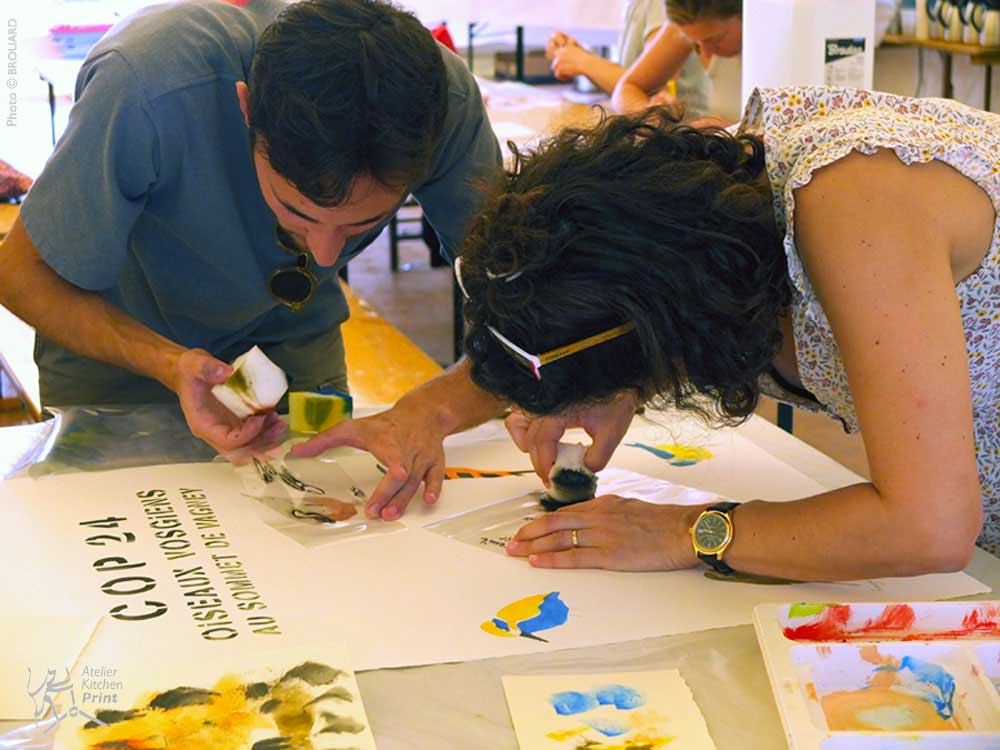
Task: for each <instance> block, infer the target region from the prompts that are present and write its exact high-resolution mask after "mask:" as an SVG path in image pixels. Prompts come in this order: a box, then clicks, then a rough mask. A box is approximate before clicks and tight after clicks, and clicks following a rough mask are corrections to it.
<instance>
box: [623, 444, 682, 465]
mask: <svg viewBox="0 0 1000 750" xmlns="http://www.w3.org/2000/svg"><path fill="white" fill-rule="evenodd" d="M625 445H626V446H628V447H629V448H641V449H642V450H644V451H649V452H650V453H652V454H653V455H654V456H657V457H659V458H662V459H665V460H667V461H670V460H671V459H672V458H673V457H674V454H673V453H671V452H670V451H665V450H663V449H661V448H654V447H653V446H651V445H644V444H643V443H625Z"/></svg>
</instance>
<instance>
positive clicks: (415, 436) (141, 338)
mask: <svg viewBox="0 0 1000 750" xmlns="http://www.w3.org/2000/svg"><path fill="white" fill-rule="evenodd" d="M499 165H500V152H499V148H498V146H497V143H496V139H495V137H494V136H493V132H492V130H491V128H490V126H489V123H488V121H487V119H486V115H485V111H484V108H483V104H482V100H481V98H480V95H479V91H478V88H477V87H476V84H475V81H474V79H473V78H472V76H471V75H470V74H469V72H468V70H467V69H466V68H465V66H464V65H463V64H462V62H461V60H460V59H459V58H458V57H457V56H455V55H453V54H452V53H450V52H448V51H446V50H445V49H443V48H441V47H440V46H438V45H437V44H436V43H435V42H434V41H433V39H432V38H431V36H430V34H429V32H427V31H426V30H425V29H423V28H422V27H421V26H420V24H419V23H418V22H417V20H416V19H415V18H414V17H413V16H411V15H409V14H407V13H404V12H402V11H400V10H398V9H396V8H394V7H393V6H391V5H389V4H387V3H385V2H383V0H303V1H302V2H298V3H294V4H292V5H289V6H286V5H285V3H283V2H280V0H249V2H248V3H246V5H245V7H243V8H240V7H236V6H235V5H230V4H227V3H224V2H221V1H220V0H190V1H189V2H179V3H171V4H166V5H160V6H154V7H151V8H148V9H146V10H144V11H141V12H139V13H138V14H136V15H134V16H132V17H130V18H128V19H126V20H124V21H122V22H121V23H120V24H118V25H117V26H116V27H115V28H114V29H112V30H111V31H110V32H109V33H108V34H107V35H106V36H105V37H104V39H102V40H101V42H100V43H99V44H98V45H97V46H96V47H95V48H94V49H93V50H92V52H91V54H90V55H89V56H88V59H87V61H86V62H85V63H84V65H83V68H82V70H81V71H80V75H79V77H78V80H77V90H76V103H75V105H74V107H73V110H72V112H71V114H70V120H69V125H68V127H67V129H66V132H65V134H64V135H63V137H62V139H61V140H60V142H59V144H58V146H57V147H56V150H55V153H54V154H53V155H52V158H51V159H50V161H49V162H48V164H47V165H46V167H45V169H44V171H43V172H42V174H41V175H40V176H39V178H38V180H37V182H36V184H35V186H34V188H33V189H32V191H31V192H30V194H29V195H28V198H27V199H26V201H25V203H24V206H23V208H22V210H21V216H20V219H19V221H18V223H17V224H16V225H15V227H14V229H13V231H12V232H11V233H10V235H9V237H8V238H7V240H6V241H5V242H4V245H3V247H2V251H0V255H2V259H3V263H0V303H2V304H3V305H4V306H6V307H7V308H8V309H10V310H12V311H13V312H14V313H15V314H17V315H18V316H19V317H21V318H22V319H24V320H25V321H26V322H28V323H29V324H30V325H32V326H34V327H35V329H36V331H37V345H36V353H35V358H36V360H37V362H38V365H39V371H40V376H41V390H42V400H43V402H44V403H46V404H70V403H76V404H81V403H123V402H151V401H161V400H166V399H171V400H172V399H174V398H177V399H178V400H179V401H180V405H181V407H182V409H183V411H184V414H185V416H186V418H187V421H188V425H189V426H190V428H191V430H192V432H193V433H194V434H195V435H197V436H198V437H200V438H202V439H203V440H205V441H207V442H208V443H210V444H211V445H213V446H214V447H215V448H217V449H219V450H222V451H224V450H230V449H234V448H237V447H240V446H242V445H245V444H247V443H250V442H252V441H253V440H255V439H257V438H259V437H261V436H262V435H265V436H266V435H268V434H269V433H274V432H277V431H279V430H280V429H281V425H280V424H279V422H278V420H277V417H276V416H275V415H274V414H270V415H265V416H257V417H251V418H250V419H248V420H246V421H242V422H241V421H239V420H236V419H235V418H234V417H233V416H232V415H231V414H229V413H228V412H227V411H226V410H225V409H224V408H223V407H222V406H221V404H219V403H218V402H217V401H216V400H215V399H214V397H212V396H211V388H212V386H213V385H215V384H217V383H220V382H223V381H224V380H225V379H226V377H227V376H228V375H229V373H230V372H231V369H230V368H229V366H228V365H227V364H226V362H228V361H230V360H232V359H233V358H234V357H235V356H236V355H238V354H240V353H242V352H243V351H245V350H246V349H248V348H250V347H251V346H252V345H255V344H256V345H259V346H260V347H261V348H262V349H264V351H265V352H266V353H268V354H269V355H270V356H271V357H272V359H274V360H275V361H276V362H277V363H278V364H279V365H280V366H282V367H283V368H284V369H285V370H286V371H287V372H288V375H289V377H290V380H291V383H292V388H294V389H314V388H317V387H321V386H324V385H333V386H337V387H340V388H344V387H345V386H346V375H345V367H344V361H343V344H342V340H341V338H340V324H341V323H343V322H344V320H346V319H347V316H348V309H347V305H346V302H345V300H344V296H343V293H342V291H341V289H340V286H339V284H338V282H337V271H338V269H339V268H341V267H342V266H343V265H344V264H345V263H347V261H348V260H349V259H350V258H352V257H353V256H354V255H356V254H357V253H359V252H360V251H361V250H362V249H364V247H366V246H367V245H368V244H370V243H371V242H372V241H373V240H374V239H375V237H376V236H377V235H378V234H379V232H380V231H381V230H382V228H383V227H384V226H385V225H386V224H387V223H388V221H389V218H390V217H391V216H392V214H393V213H394V212H395V211H396V209H397V208H398V207H399V205H400V204H401V203H402V201H403V200H404V198H405V197H406V196H407V195H408V194H411V193H412V194H413V195H414V196H415V197H416V198H417V200H418V201H419V202H420V204H421V206H422V208H423V211H424V214H425V216H426V217H427V219H428V220H429V221H430V223H431V225H432V226H433V227H434V229H435V231H436V232H437V234H438V235H439V237H440V239H441V241H442V246H443V251H444V253H445V254H446V255H447V256H450V257H454V255H455V254H456V253H457V252H458V251H459V250H460V245H461V240H462V234H463V230H464V227H465V224H466V223H467V221H468V219H469V218H470V216H471V214H472V212H473V211H474V209H475V207H476V205H477V201H478V195H477V192H476V191H475V190H474V183H475V182H476V180H478V179H482V178H489V177H490V176H491V175H492V174H493V173H494V172H495V171H496V170H497V169H498V167H499ZM499 409H500V405H499V404H498V403H497V402H496V401H494V400H493V399H492V398H489V397H488V396H486V395H485V394H484V393H483V392H481V391H479V390H478V389H476V388H475V386H473V385H472V383H471V380H470V379H469V377H468V368H467V366H466V365H465V364H464V363H460V364H459V365H457V366H456V367H454V368H452V370H450V371H449V372H447V373H445V374H444V375H442V376H441V377H440V378H438V379H437V380H435V381H432V382H431V383H429V384H427V385H425V386H424V387H422V388H420V389H417V390H416V391H414V392H413V393H411V394H409V395H408V396H406V397H404V398H403V399H402V400H401V401H400V402H399V404H397V405H396V407H394V408H393V409H392V410H390V411H389V412H387V413H385V414H383V415H379V416H377V417H374V418H370V419H367V420H355V421H354V422H353V423H350V424H349V425H347V426H343V427H341V428H340V430H339V431H338V432H337V433H335V434H333V435H326V436H323V440H321V441H318V443H316V444H314V447H315V448H316V449H317V450H319V449H321V448H323V447H329V446H330V445H332V444H343V443H350V444H352V445H357V446H359V447H364V448H367V449H369V450H371V451H372V452H373V453H375V455H376V456H378V457H379V458H380V459H381V460H382V461H383V463H385V464H386V465H387V466H389V468H390V471H389V473H388V475H387V477H386V479H385V481H384V482H383V484H382V486H380V488H379V490H378V491H377V492H376V493H375V495H374V496H373V498H372V501H371V502H370V504H369V513H370V515H382V517H385V518H395V517H397V516H398V515H399V514H400V513H401V512H402V511H403V509H405V506H406V503H407V502H408V501H409V499H410V497H411V496H412V495H413V494H414V492H415V491H416V490H417V488H418V487H419V485H420V483H421V482H424V484H425V488H424V499H425V500H427V501H429V502H433V501H434V500H436V498H437V495H438V493H439V492H440V486H441V479H442V478H443V453H442V449H441V440H443V438H444V436H445V435H447V434H449V433H450V432H453V431H456V430H459V429H463V428H465V427H468V426H471V425H472V424H475V423H476V422H478V421H482V420H483V419H485V418H487V417H489V416H492V415H493V414H495V413H497V411H498V410H499ZM305 450H306V451H307V452H308V451H309V450H310V449H309V448H308V447H307V448H306V449H305Z"/></svg>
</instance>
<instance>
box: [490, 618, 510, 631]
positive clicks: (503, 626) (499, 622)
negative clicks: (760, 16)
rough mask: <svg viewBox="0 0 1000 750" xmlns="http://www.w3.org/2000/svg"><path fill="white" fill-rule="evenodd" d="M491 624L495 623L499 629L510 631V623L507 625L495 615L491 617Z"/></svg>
mask: <svg viewBox="0 0 1000 750" xmlns="http://www.w3.org/2000/svg"><path fill="white" fill-rule="evenodd" d="M493 624H494V625H496V626H497V627H498V628H500V629H501V630H506V631H507V632H508V633H509V632H510V625H508V624H507V623H505V622H504V621H503V620H501V619H499V618H497V617H494V618H493Z"/></svg>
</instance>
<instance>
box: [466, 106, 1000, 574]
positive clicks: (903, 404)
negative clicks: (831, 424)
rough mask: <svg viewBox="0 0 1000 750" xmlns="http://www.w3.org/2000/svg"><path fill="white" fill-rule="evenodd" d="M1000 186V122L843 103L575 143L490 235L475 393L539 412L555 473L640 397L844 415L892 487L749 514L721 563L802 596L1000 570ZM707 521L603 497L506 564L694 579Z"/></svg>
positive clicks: (495, 211)
mask: <svg viewBox="0 0 1000 750" xmlns="http://www.w3.org/2000/svg"><path fill="white" fill-rule="evenodd" d="M998 171H1000V116H998V115H995V114H991V113H987V112H980V111H978V110H975V109H972V108H970V107H966V106H964V105H962V104H958V103H956V102H953V101H946V100H940V99H912V98H908V97H902V96H894V95H891V94H883V93H869V92H865V91H857V90H848V89H836V88H826V87H809V88H786V89H763V90H759V91H757V92H755V94H754V95H753V96H752V97H751V99H750V102H749V103H748V105H747V109H746V114H745V116H744V119H743V121H742V123H741V125H740V129H739V131H738V133H737V134H736V135H731V134H730V133H728V132H726V131H725V130H722V129H720V128H714V127H706V128H696V127H692V126H687V125H681V124H678V123H676V121H674V120H673V118H672V117H671V115H670V114H669V112H668V111H667V110H666V109H664V108H654V109H651V110H648V111H646V112H643V113H642V114H639V115H632V116H617V117H610V118H608V119H606V120H605V121H604V122H603V123H602V124H600V125H599V126H598V127H596V128H595V129H593V130H567V131H565V132H563V133H561V134H559V135H557V136H555V137H554V138H553V139H551V140H550V141H547V142H543V144H542V145H541V146H540V147H539V148H538V150H537V151H536V152H534V153H530V154H528V155H527V156H521V157H520V159H519V160H518V162H517V165H516V167H515V170H514V172H513V173H512V174H510V175H508V176H505V177H504V179H503V181H502V182H501V183H499V184H498V185H497V186H495V187H494V188H493V189H492V190H491V191H490V192H489V193H488V195H487V198H486V201H485V204H484V209H483V212H482V214H481V215H480V216H479V217H477V219H476V220H475V221H474V222H473V224H472V225H471V227H470V230H469V233H468V237H467V241H466V245H465V249H464V251H463V256H462V262H461V265H460V267H459V270H460V271H461V276H460V278H461V280H462V281H463V284H464V289H465V290H466V293H467V295H468V301H467V302H466V303H465V315H466V319H467V322H468V333H467V336H466V351H467V353H468V355H469V357H470V358H471V360H472V363H473V371H472V376H473V379H474V380H475V382H477V383H478V384H479V385H480V386H481V387H482V388H484V389H485V390H487V391H489V392H492V393H494V394H495V395H496V396H497V397H498V398H502V399H505V400H509V401H511V402H513V403H514V404H515V405H516V407H517V408H518V409H519V410H520V413H517V414H515V415H513V416H511V417H509V418H508V427H509V429H510V431H511V434H512V436H513V437H514V440H515V442H516V443H517V444H518V445H519V446H520V447H521V449H522V450H525V451H528V452H530V453H531V454H532V457H533V460H534V461H535V466H536V470H538V471H539V473H540V474H541V475H542V476H545V475H547V473H548V470H549V468H550V464H551V460H550V459H547V460H544V461H539V460H538V459H537V456H538V455H540V454H541V452H543V451H544V453H545V455H546V456H551V455H553V453H554V448H553V443H554V441H558V440H559V438H560V436H561V435H562V432H563V429H564V427H565V426H566V425H567V424H570V423H574V424H577V423H585V424H594V423H604V424H606V425H609V426H612V427H614V428H615V429H618V430H619V432H618V434H619V435H621V434H622V432H623V430H624V427H626V426H627V425H628V423H629V421H630V419H631V417H632V415H633V414H634V412H635V410H636V407H637V406H638V405H640V404H653V405H657V406H663V407H670V408H677V409H681V410H689V411H692V412H694V413H696V414H700V415H702V416H704V417H706V418H713V420H717V421H719V422H722V423H739V422H741V421H743V420H745V419H747V418H748V417H749V416H750V415H752V414H753V412H754V408H755V406H756V405H757V401H758V397H759V395H760V394H761V393H765V394H768V395H770V396H773V397H775V398H778V399H780V400H782V401H786V402H790V403H793V404H795V405H798V406H801V407H802V408H806V409H810V410H813V411H820V412H825V413H826V414H828V415H830V416H832V417H834V418H836V419H838V420H840V421H841V422H842V423H843V424H844V426H845V428H847V429H849V430H851V431H856V430H858V429H860V431H861V433H862V435H863V436H864V443H865V448H866V451H867V455H868V462H869V465H870V467H871V475H872V481H870V482H862V483H859V484H855V485H852V486H848V487H844V488H842V489H838V490H834V491H830V492H825V493H822V494H820V495H816V496H814V497H808V498H803V499H800V500H797V501H792V502H767V501H766V500H764V499H754V500H752V501H750V502H744V503H743V504H742V505H738V506H737V507H736V508H735V510H732V511H731V512H730V517H729V520H730V522H731V525H732V529H733V534H734V537H733V540H732V542H731V544H730V545H729V546H728V548H725V550H724V553H723V555H722V557H720V558H719V559H718V560H715V562H718V563H721V564H725V565H728V566H729V567H731V568H732V569H734V570H736V571H740V572H745V573H752V574H760V575H768V576H779V577H783V578H791V579H797V580H850V579H859V578H872V577H880V576H904V575H916V574H922V573H931V572H943V571H955V570H960V569H962V568H963V567H965V566H966V565H967V564H968V562H969V560H970V557H971V555H972V552H973V549H974V546H975V544H976V542H977V537H978V542H979V544H980V545H981V546H983V547H984V548H986V549H987V550H989V551H990V552H994V553H995V552H997V551H1000V369H998V368H997V366H996V362H997V352H998V351H1000V282H998V279H1000V235H998V234H997V233H996V231H995V225H996V221H997V210H996V207H997V204H998V203H1000V183H998V182H997V180H996V179H995V174H996V172H998ZM942 206H949V207H950V209H949V210H948V211H945V212H942V210H941V207H942ZM619 326H633V328H631V329H629V328H626V329H625V332H624V333H622V332H621V331H619V332H618V333H619V335H617V336H614V337H610V338H609V340H606V341H604V342H603V343H600V344H597V345H593V346H589V347H587V348H585V349H583V350H582V351H578V352H576V353H574V354H572V355H570V356H566V357H564V358H561V359H556V360H554V361H551V362H550V363H548V364H543V365H542V366H541V367H539V368H537V369H536V370H535V371H534V372H533V371H532V368H531V367H525V366H524V364H525V363H526V361H527V360H526V358H525V356H524V353H525V352H534V353H538V352H548V351H550V350H553V349H556V348H557V347H566V346H568V345H571V344H572V343H573V342H577V341H580V340H581V339H584V338H585V337H590V336H593V335H595V334H598V333H601V332H606V331H610V330H614V329H615V328H616V327H619ZM515 346H516V347H517V349H515ZM529 356H530V355H529ZM598 454H599V458H598ZM610 455H611V451H610V450H609V449H608V446H607V445H604V446H600V448H599V450H592V451H591V452H590V453H589V454H588V456H587V459H586V460H587V464H588V467H589V468H590V469H591V470H595V471H596V470H599V469H600V468H602V467H603V465H604V464H605V463H606V462H607V460H608V457H609V456H610ZM734 499H737V500H751V499H750V498H734ZM704 510H705V507H687V506H677V505H652V504H648V503H644V502H640V501H637V500H630V499H627V498H622V497H614V496H604V497H599V498H597V499H596V500H592V501H590V502H586V503H581V504H579V505H575V506H571V507H568V508H566V509H563V510H559V511H557V512H555V513H549V514H546V515H545V516H544V517H542V518H540V519H538V520H535V521H533V522H531V523H529V524H527V525H526V526H524V527H522V528H521V529H520V530H519V532H518V533H517V534H516V535H515V537H514V539H513V540H512V541H511V543H510V544H509V546H508V551H509V552H510V554H513V555H517V556H529V560H530V562H531V563H532V564H533V565H536V566H541V567H600V568H617V569H624V570H651V569H672V568H685V567H689V566H693V565H696V564H698V557H697V556H696V554H695V550H694V548H693V545H692V539H691V536H690V535H689V530H690V529H691V528H692V527H693V525H694V524H695V522H696V519H697V518H698V516H699V514H700V513H701V512H702V511H704ZM984 515H985V519H986V522H985V525H984V523H983V519H984ZM706 562H707V561H706Z"/></svg>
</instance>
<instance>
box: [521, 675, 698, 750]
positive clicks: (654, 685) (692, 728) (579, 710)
mask: <svg viewBox="0 0 1000 750" xmlns="http://www.w3.org/2000/svg"><path fill="white" fill-rule="evenodd" d="M503 688H504V692H505V693H506V694H507V706H508V708H509V709H510V715H511V719H512V720H513V723H514V731H515V732H516V734H517V741H518V744H519V746H520V748H521V750H578V749H579V748H587V750H601V749H602V748H606V749H609V750H610V749H611V748H631V747H634V748H650V749H654V748H661V747H669V748H670V750H715V744H714V743H713V742H712V738H711V736H710V735H709V733H708V727H706V726H705V719H704V717H703V716H702V715H701V711H700V710H699V709H698V705H697V704H696V703H695V702H694V697H693V696H692V695H691V690H690V688H688V686H687V683H686V682H685V681H684V678H683V677H681V673H680V672H678V671H677V670H676V669H667V670H659V671H652V672H621V673H609V674H590V675H544V676H536V675H531V676H520V675H504V677H503Z"/></svg>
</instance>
